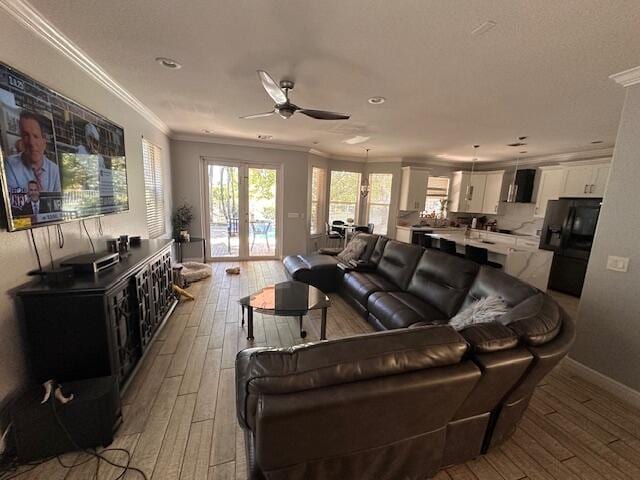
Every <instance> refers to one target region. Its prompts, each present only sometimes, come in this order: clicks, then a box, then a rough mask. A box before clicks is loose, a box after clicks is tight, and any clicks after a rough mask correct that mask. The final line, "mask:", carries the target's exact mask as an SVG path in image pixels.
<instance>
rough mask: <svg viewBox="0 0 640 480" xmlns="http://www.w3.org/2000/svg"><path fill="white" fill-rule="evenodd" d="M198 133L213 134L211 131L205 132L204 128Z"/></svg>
mask: <svg viewBox="0 0 640 480" xmlns="http://www.w3.org/2000/svg"><path fill="white" fill-rule="evenodd" d="M200 131H201V132H202V133H206V134H209V133H213V132H212V131H211V130H207V129H206V128H203V129H202V130H200Z"/></svg>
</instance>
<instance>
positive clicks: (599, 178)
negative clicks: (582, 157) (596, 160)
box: [589, 163, 611, 197]
mask: <svg viewBox="0 0 640 480" xmlns="http://www.w3.org/2000/svg"><path fill="white" fill-rule="evenodd" d="M609 170H611V165H609V164H608V163H605V164H601V165H594V166H593V175H592V176H591V178H592V182H593V183H592V184H591V188H590V189H589V193H590V194H592V195H593V196H594V197H603V196H604V189H605V187H606V186H607V182H608V181H609Z"/></svg>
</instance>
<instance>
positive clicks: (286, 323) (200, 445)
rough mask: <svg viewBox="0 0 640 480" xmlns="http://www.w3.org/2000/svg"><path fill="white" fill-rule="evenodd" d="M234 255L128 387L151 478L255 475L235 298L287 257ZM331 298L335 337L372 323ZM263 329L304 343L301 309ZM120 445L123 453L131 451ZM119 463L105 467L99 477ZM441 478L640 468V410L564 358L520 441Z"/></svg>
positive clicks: (265, 322) (538, 396)
mask: <svg viewBox="0 0 640 480" xmlns="http://www.w3.org/2000/svg"><path fill="white" fill-rule="evenodd" d="M228 266H230V264H225V263H216V264H212V269H213V276H212V277H211V278H210V279H207V280H205V281H202V282H199V283H196V284H194V285H192V286H191V287H190V288H189V291H191V292H192V293H193V294H194V295H195V296H196V297H197V299H196V300H195V301H194V302H184V303H181V304H180V305H179V306H178V307H177V309H176V311H175V313H174V314H173V315H172V317H171V318H170V320H169V321H168V322H167V324H166V326H165V327H164V329H163V330H162V331H161V332H160V334H159V336H158V338H157V340H156V341H155V343H154V344H153V345H152V347H151V350H150V352H149V355H147V357H146V358H145V361H144V362H143V363H142V365H141V368H140V369H139V371H138V373H137V375H136V376H135V377H134V379H133V381H132V383H131V385H130V388H129V389H128V390H127V392H126V394H125V396H124V417H125V421H124V424H123V426H122V427H121V428H120V430H119V432H118V434H117V438H116V441H115V443H114V445H113V446H116V447H122V448H126V449H128V450H129V451H131V452H132V454H133V462H132V464H133V465H134V466H137V467H139V468H141V469H143V470H144V471H145V472H146V474H147V476H148V477H149V478H152V479H153V480H161V479H162V480H165V479H181V480H187V479H197V480H207V479H208V480H223V479H224V480H228V479H245V478H246V472H247V467H246V461H245V453H244V442H243V434H242V431H241V430H240V428H239V427H238V424H237V422H236V417H235V402H234V400H235V392H234V368H233V367H234V358H235V355H236V352H237V351H238V350H240V349H242V348H245V347H247V346H248V342H247V340H246V338H245V337H246V332H245V330H244V329H243V328H242V327H241V326H240V311H239V308H238V305H237V303H236V300H237V298H239V297H240V296H243V295H247V294H249V293H250V292H252V291H254V290H257V289H258V288H260V287H261V286H263V285H266V284H269V283H273V282H277V281H281V280H284V278H285V277H284V272H283V269H282V266H281V263H280V262H277V261H261V262H245V263H241V265H240V266H241V269H242V273H241V274H240V275H239V276H228V275H226V274H225V273H224V269H225V268H227V267H228ZM332 300H333V305H332V307H331V308H330V309H329V316H328V324H327V335H328V337H329V338H336V337H341V336H346V335H354V334H361V333H365V332H370V331H372V328H371V327H370V326H369V325H368V324H367V323H366V322H365V321H364V320H363V319H361V318H360V317H359V316H357V315H356V313H355V312H354V311H353V310H352V309H351V308H350V307H349V306H348V305H347V304H346V303H345V302H344V301H342V300H341V299H340V297H338V296H335V295H334V296H332ZM318 326H319V315H318V314H317V313H316V314H313V315H311V318H306V319H305V327H306V329H307V331H308V337H307V339H306V340H307V341H310V340H316V339H318V338H319V329H318ZM255 338H256V339H255V342H254V343H252V345H293V344H296V343H301V342H302V339H301V338H300V337H299V330H298V327H297V322H296V319H295V318H287V317H273V316H268V315H264V316H263V315H260V314H256V315H255ZM83 455H84V454H80V455H76V454H68V455H65V460H66V461H67V462H68V463H69V462H73V461H74V460H75V461H78V460H79V459H81V458H82V456H83ZM110 455H111V458H113V459H117V460H119V461H123V455H121V454H119V455H113V454H110ZM94 470H95V462H94V461H93V460H91V461H90V462H88V463H86V464H84V465H82V466H79V467H76V468H74V469H72V470H65V469H63V468H61V467H60V466H59V465H58V464H57V463H56V462H55V461H50V462H48V463H46V464H44V465H41V466H39V467H38V468H37V469H35V470H33V471H31V472H29V473H27V474H25V475H24V476H23V477H22V478H24V479H30V480H33V479H46V480H62V479H64V480H75V479H77V480H84V479H90V478H93V476H92V475H93V471H94ZM119 473H120V472H119V471H118V469H116V468H110V469H106V468H101V471H100V477H99V478H100V480H106V479H112V478H115V477H116V476H117V475H118V474H119ZM126 478H127V479H129V480H132V479H139V478H141V477H140V476H138V475H136V474H132V473H130V474H128V475H127V476H126ZM436 479H437V480H449V479H453V480H485V479H486V480H494V479H495V480H519V479H531V480H552V479H556V480H575V479H589V480H591V479H594V480H595V479H612V480H616V479H619V480H623V479H640V411H639V410H636V409H634V408H631V407H630V406H627V405H624V404H623V403H621V402H620V401H618V400H617V399H615V398H614V397H613V396H611V395H610V394H608V393H607V392H606V391H603V390H602V389H600V388H598V387H595V386H594V385H591V384H589V383H588V382H586V381H584V380H582V379H581V378H579V377H574V376H572V375H571V374H570V373H569V372H567V371H566V370H564V369H563V368H557V369H556V370H555V371H554V372H553V374H552V375H550V376H549V377H547V378H546V379H545V381H544V383H543V384H542V385H540V386H539V387H538V389H537V391H536V393H535V395H534V397H533V400H532V402H531V405H530V408H529V410H528V411H527V412H526V414H525V417H524V419H523V421H522V422H521V424H520V427H519V428H518V430H517V432H516V434H515V435H514V436H513V438H512V439H511V440H509V441H508V442H507V443H506V444H505V445H503V446H502V447H500V448H498V449H496V450H494V451H492V452H491V453H489V454H488V455H485V456H483V457H480V458H478V459H476V460H473V461H470V462H467V463H466V464H464V465H458V466H456V467H453V468H449V469H447V470H446V471H441V472H440V473H439V474H438V475H437V477H436ZM340 480H342V479H340Z"/></svg>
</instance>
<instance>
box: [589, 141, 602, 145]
mask: <svg viewBox="0 0 640 480" xmlns="http://www.w3.org/2000/svg"><path fill="white" fill-rule="evenodd" d="M591 143H592V144H593V145H597V144H598V143H604V142H603V141H602V140H594V141H593V142H591Z"/></svg>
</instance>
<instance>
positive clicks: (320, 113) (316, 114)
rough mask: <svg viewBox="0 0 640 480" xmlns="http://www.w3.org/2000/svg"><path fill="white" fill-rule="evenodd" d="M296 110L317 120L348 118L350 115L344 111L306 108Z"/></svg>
mask: <svg viewBox="0 0 640 480" xmlns="http://www.w3.org/2000/svg"><path fill="white" fill-rule="evenodd" d="M298 111H299V112H300V113H304V114H305V115H307V116H309V117H311V118H315V119H317V120H349V118H350V117H351V115H346V114H344V113H336V112H327V111H325V110H309V109H307V108H301V109H300V110H298Z"/></svg>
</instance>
